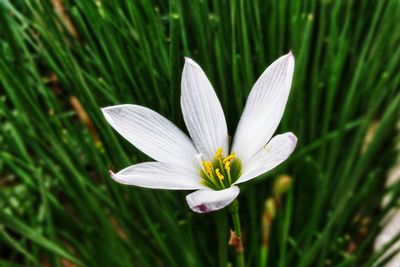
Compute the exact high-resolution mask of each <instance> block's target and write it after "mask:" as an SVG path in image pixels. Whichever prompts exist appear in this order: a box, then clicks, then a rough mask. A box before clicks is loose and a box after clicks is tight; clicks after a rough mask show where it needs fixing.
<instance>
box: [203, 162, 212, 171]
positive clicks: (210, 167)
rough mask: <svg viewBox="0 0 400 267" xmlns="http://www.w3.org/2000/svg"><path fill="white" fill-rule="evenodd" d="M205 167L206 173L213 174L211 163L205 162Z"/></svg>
mask: <svg viewBox="0 0 400 267" xmlns="http://www.w3.org/2000/svg"><path fill="white" fill-rule="evenodd" d="M203 166H204V169H205V170H206V173H208V174H211V173H212V163H211V162H209V161H203Z"/></svg>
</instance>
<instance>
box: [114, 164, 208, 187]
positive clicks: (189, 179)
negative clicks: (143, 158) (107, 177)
mask: <svg viewBox="0 0 400 267" xmlns="http://www.w3.org/2000/svg"><path fill="white" fill-rule="evenodd" d="M111 177H112V178H113V179H114V180H115V181H117V182H118V183H121V184H127V185H135V186H140V187H146V188H157V189H173V190H193V189H201V188H206V187H205V186H203V185H202V184H200V179H201V178H200V175H199V174H196V173H195V172H194V171H193V172H190V171H188V170H186V169H183V168H180V167H177V166H174V165H170V164H166V163H161V162H145V163H139V164H136V165H132V166H129V167H127V168H125V169H123V170H122V171H120V172H118V173H112V172H111Z"/></svg>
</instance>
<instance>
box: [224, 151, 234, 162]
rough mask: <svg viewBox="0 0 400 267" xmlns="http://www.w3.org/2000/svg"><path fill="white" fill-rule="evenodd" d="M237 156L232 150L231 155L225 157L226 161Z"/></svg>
mask: <svg viewBox="0 0 400 267" xmlns="http://www.w3.org/2000/svg"><path fill="white" fill-rule="evenodd" d="M234 158H235V152H232V153H231V154H230V155H229V156H227V157H226V158H224V163H226V162H228V161H230V160H232V159H234Z"/></svg>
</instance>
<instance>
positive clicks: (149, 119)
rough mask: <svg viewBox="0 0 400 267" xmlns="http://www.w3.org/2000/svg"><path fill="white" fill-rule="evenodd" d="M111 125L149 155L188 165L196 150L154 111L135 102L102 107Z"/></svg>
mask: <svg viewBox="0 0 400 267" xmlns="http://www.w3.org/2000/svg"><path fill="white" fill-rule="evenodd" d="M102 111H103V114H104V116H105V118H106V120H107V121H108V123H110V124H111V126H112V127H113V128H114V129H115V130H116V131H117V132H118V133H119V134H121V135H122V136H123V137H124V138H125V139H126V140H128V141H129V142H131V143H132V144H133V145H134V146H136V147H137V148H138V149H140V150H141V151H142V152H144V153H145V154H147V155H148V156H150V157H151V158H153V159H155V160H157V161H160V162H164V163H170V164H175V165H176V164H177V165H182V166H186V167H188V168H192V167H193V166H194V165H193V164H195V163H196V161H195V155H196V154H197V153H198V152H197V150H196V148H195V147H194V145H193V143H192V141H191V140H190V139H189V137H188V136H186V135H185V134H184V133H183V132H182V131H181V130H180V129H179V128H178V127H176V126H175V125H174V124H173V123H172V122H170V121H169V120H167V119H166V118H164V117H163V116H161V115H160V114H158V113H157V112H155V111H153V110H151V109H148V108H145V107H142V106H137V105H118V106H111V107H107V108H103V109H102Z"/></svg>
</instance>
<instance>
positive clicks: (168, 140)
mask: <svg viewBox="0 0 400 267" xmlns="http://www.w3.org/2000/svg"><path fill="white" fill-rule="evenodd" d="M293 70H294V58H293V55H292V54H291V53H289V54H287V55H285V56H282V57H280V58H279V59H278V60H276V61H275V62H274V63H272V65H271V66H269V67H268V68H267V69H266V70H265V71H264V73H263V74H262V75H261V77H260V78H259V79H258V80H257V82H256V83H255V85H254V86H253V88H252V90H251V92H250V95H249V97H248V99H247V103H246V106H245V108H244V111H243V114H242V117H241V119H240V121H239V124H238V126H237V130H236V134H235V136H234V139H233V142H232V145H231V146H230V145H229V138H228V131H227V126H226V121H225V116H224V112H223V110H222V107H221V104H220V102H219V100H218V98H217V95H216V94H215V91H214V89H213V87H212V86H211V83H210V82H209V80H208V79H207V77H206V75H205V74H204V72H203V70H202V69H201V68H200V66H199V65H198V64H197V63H195V62H194V61H193V60H191V59H189V58H186V61H185V66H184V68H183V73H182V83H181V86H182V94H181V106H182V113H183V117H184V120H185V123H186V126H187V129H188V131H189V134H190V137H191V139H190V138H189V137H188V136H187V135H186V134H185V133H183V132H182V131H181V130H180V129H179V128H177V127H176V126H175V125H174V124H173V123H171V122H170V121H169V120H167V119H166V118H164V117H163V116H161V115H160V114H158V113H156V112H154V111H152V110H150V109H148V108H145V107H142V106H137V105H117V106H111V107H106V108H103V109H102V111H103V113H104V116H105V118H106V119H107V121H108V122H109V123H110V124H111V126H112V127H114V129H115V130H116V131H117V132H118V133H119V134H121V135H122V136H123V137H124V138H125V139H127V140H128V141H129V142H130V143H132V144H133V145H134V146H136V147H137V148H138V149H140V150H141V151H142V152H143V153H145V154H147V155H148V156H150V157H151V158H153V159H154V160H155V161H154V162H145V163H140V164H136V165H133V166H130V167H127V168H125V169H123V170H122V171H120V172H118V173H111V176H112V178H113V179H114V180H115V181H117V182H119V183H122V184H128V185H135V186H141V187H147V188H158V189H173V190H197V191H195V192H193V193H191V194H189V195H187V197H186V199H187V202H188V204H189V206H190V208H191V209H192V210H193V211H195V212H199V213H205V212H210V211H213V210H218V209H222V208H224V207H225V206H227V205H228V204H230V203H231V202H232V201H233V200H234V199H235V198H236V197H237V196H238V194H239V187H238V186H237V185H238V184H240V183H243V182H246V181H248V180H250V179H253V178H255V177H257V176H259V175H261V174H263V173H265V172H267V171H269V170H271V169H273V168H274V167H276V166H277V165H279V164H280V163H282V162H283V161H285V160H286V159H287V158H288V157H289V155H290V154H291V153H292V152H293V150H294V148H295V146H296V143H297V138H296V136H295V135H294V134H293V133H290V132H289V133H284V134H280V135H276V136H275V137H273V138H272V139H271V137H272V135H273V134H274V132H275V130H276V129H277V127H278V124H279V122H280V120H281V118H282V115H283V112H284V110H285V106H286V102H287V99H288V96H289V92H290V86H291V82H292V77H293Z"/></svg>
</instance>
